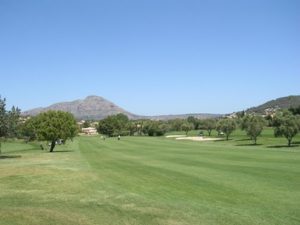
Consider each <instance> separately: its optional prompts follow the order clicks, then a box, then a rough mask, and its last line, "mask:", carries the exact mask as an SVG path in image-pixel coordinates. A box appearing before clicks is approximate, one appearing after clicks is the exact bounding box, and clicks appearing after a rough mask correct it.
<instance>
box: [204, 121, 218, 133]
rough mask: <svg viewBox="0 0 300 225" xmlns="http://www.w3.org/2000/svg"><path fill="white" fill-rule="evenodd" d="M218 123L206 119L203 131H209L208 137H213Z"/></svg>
mask: <svg viewBox="0 0 300 225" xmlns="http://www.w3.org/2000/svg"><path fill="white" fill-rule="evenodd" d="M216 126H217V122H216V120H215V119H206V120H203V122H202V129H205V130H207V132H208V136H210V135H211V132H212V130H213V129H216Z"/></svg>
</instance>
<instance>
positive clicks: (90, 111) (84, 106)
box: [23, 96, 137, 120]
mask: <svg viewBox="0 0 300 225" xmlns="http://www.w3.org/2000/svg"><path fill="white" fill-rule="evenodd" d="M48 110H61V111H65V112H70V113H72V114H73V115H74V116H75V118H76V119H90V120H91V119H94V120H99V119H103V118H105V117H107V116H109V115H114V114H118V113H123V114H125V115H127V116H128V117H129V118H131V119H133V118H135V117H137V116H136V115H134V114H132V113H130V112H127V111H126V110H124V109H122V108H120V107H119V106H117V105H115V104H114V103H112V102H110V101H108V100H106V99H104V98H102V97H99V96H88V97H86V98H85V99H84V100H75V101H72V102H61V103H56V104H53V105H50V106H48V107H45V108H36V109H32V110H29V111H25V112H23V115H30V116H35V115H37V114H39V113H41V112H45V111H48Z"/></svg>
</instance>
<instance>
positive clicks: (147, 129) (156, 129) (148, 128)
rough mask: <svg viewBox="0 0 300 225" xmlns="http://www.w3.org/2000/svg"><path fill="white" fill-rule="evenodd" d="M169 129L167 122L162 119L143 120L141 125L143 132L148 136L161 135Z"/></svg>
mask: <svg viewBox="0 0 300 225" xmlns="http://www.w3.org/2000/svg"><path fill="white" fill-rule="evenodd" d="M168 129H169V126H168V124H166V123H165V122H163V121H151V120H148V121H145V123H144V126H143V133H144V134H147V135H149V136H162V135H164V134H165V133H166V132H167V131H168Z"/></svg>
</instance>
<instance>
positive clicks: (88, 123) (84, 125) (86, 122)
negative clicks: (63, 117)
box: [82, 120, 91, 128]
mask: <svg viewBox="0 0 300 225" xmlns="http://www.w3.org/2000/svg"><path fill="white" fill-rule="evenodd" d="M90 126H91V123H90V121H88V120H86V121H84V123H83V124H82V127H83V128H88V127H90Z"/></svg>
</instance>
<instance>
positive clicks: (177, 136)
mask: <svg viewBox="0 0 300 225" xmlns="http://www.w3.org/2000/svg"><path fill="white" fill-rule="evenodd" d="M180 137H186V135H168V136H166V138H180Z"/></svg>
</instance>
